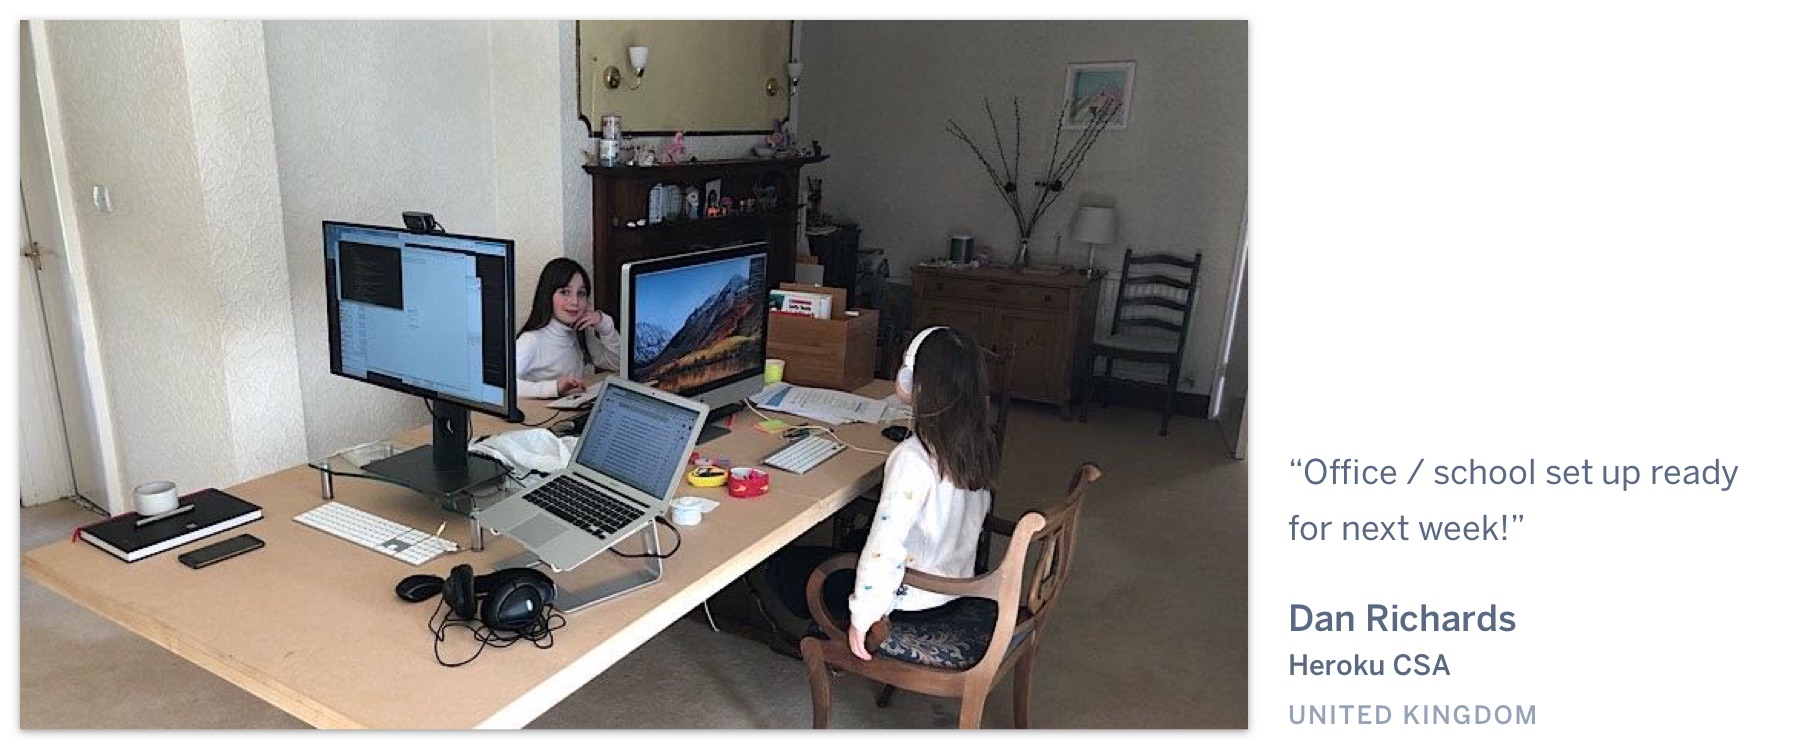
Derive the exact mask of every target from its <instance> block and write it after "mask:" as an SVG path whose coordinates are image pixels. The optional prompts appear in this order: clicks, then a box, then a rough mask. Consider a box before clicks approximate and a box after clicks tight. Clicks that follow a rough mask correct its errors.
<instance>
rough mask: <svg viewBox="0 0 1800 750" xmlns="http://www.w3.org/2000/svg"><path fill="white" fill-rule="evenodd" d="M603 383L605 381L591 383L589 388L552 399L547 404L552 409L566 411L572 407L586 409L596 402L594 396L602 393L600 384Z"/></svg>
mask: <svg viewBox="0 0 1800 750" xmlns="http://www.w3.org/2000/svg"><path fill="white" fill-rule="evenodd" d="M602 385H605V382H604V381H602V382H599V383H595V384H593V385H590V386H588V387H587V390H585V391H582V392H580V393H571V394H569V395H567V396H564V397H562V398H559V399H557V400H555V401H551V402H550V403H549V404H547V406H549V407H550V408H552V409H562V410H565V411H567V410H571V409H586V408H587V407H588V404H591V403H594V398H595V397H597V396H599V395H600V386H602Z"/></svg>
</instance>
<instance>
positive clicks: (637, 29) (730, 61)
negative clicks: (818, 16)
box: [575, 21, 793, 136]
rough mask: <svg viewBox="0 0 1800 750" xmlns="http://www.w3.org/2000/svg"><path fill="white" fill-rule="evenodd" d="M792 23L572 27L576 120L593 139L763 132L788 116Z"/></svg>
mask: <svg viewBox="0 0 1800 750" xmlns="http://www.w3.org/2000/svg"><path fill="white" fill-rule="evenodd" d="M792 25H793V22H792V21H578V22H576V27H575V35H576V53H577V55H578V56H579V60H578V62H577V65H576V67H577V70H578V73H579V75H580V82H581V83H580V93H579V100H580V107H581V116H582V118H583V119H584V120H586V121H587V123H588V130H589V132H592V133H595V134H596V136H597V135H598V131H599V129H600V117H601V115H609V114H612V115H618V116H619V117H620V121H621V127H622V129H623V131H624V132H625V133H626V134H628V135H668V134H671V133H674V132H675V131H678V130H682V131H686V132H687V133H689V134H698V135H704V134H713V135H723V134H734V133H767V132H770V131H771V130H772V129H773V126H774V123H775V121H776V120H778V119H781V118H783V117H786V116H787V114H788V99H789V97H790V95H791V92H790V82H789V78H788V61H789V60H790V59H792V58H791V56H790V53H791V50H792V46H791V44H790V42H791V39H792V36H791V29H792Z"/></svg>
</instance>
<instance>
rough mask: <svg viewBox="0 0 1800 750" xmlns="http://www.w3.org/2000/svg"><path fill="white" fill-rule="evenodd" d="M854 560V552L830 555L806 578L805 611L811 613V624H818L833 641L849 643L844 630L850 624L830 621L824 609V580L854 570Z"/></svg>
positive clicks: (855, 558) (855, 557) (828, 614)
mask: <svg viewBox="0 0 1800 750" xmlns="http://www.w3.org/2000/svg"><path fill="white" fill-rule="evenodd" d="M856 560H857V554H856V553H854V552H842V553H839V554H836V555H832V556H831V557H828V558H825V562H822V563H819V567H816V568H813V572H812V575H810V576H807V578H806V611H808V612H810V613H812V618H813V622H815V623H818V625H819V629H820V630H823V631H825V635H826V636H827V637H829V638H830V639H831V640H834V641H840V642H848V641H849V639H850V636H848V635H846V634H845V633H844V628H846V627H848V626H849V625H850V623H847V622H838V621H836V620H834V619H832V617H831V614H830V613H829V612H828V611H827V610H826V609H825V595H824V588H825V578H826V576H829V575H831V574H832V573H836V572H838V571H840V570H856Z"/></svg>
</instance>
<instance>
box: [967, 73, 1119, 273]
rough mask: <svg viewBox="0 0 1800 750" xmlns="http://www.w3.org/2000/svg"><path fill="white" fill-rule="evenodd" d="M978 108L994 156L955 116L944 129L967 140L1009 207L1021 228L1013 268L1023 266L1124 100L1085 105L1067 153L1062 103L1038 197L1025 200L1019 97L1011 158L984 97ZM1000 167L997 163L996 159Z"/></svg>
mask: <svg viewBox="0 0 1800 750" xmlns="http://www.w3.org/2000/svg"><path fill="white" fill-rule="evenodd" d="M981 106H982V109H984V110H985V111H986V112H987V118H988V128H989V129H990V130H991V131H992V132H993V134H994V157H993V158H992V159H990V158H988V155H987V153H985V152H983V151H982V150H981V146H978V145H976V144H975V139H974V138H972V137H970V136H969V133H968V131H966V130H963V127H962V126H961V125H958V124H956V121H955V120H949V121H948V122H947V124H946V125H945V127H944V129H945V130H947V131H949V132H950V134H951V135H954V136H956V137H957V139H958V140H961V141H962V142H963V143H965V144H968V146H969V150H970V151H973V152H975V158H976V159H977V160H979V161H980V162H981V167H982V169H985V170H987V175H988V179H989V180H992V181H993V183H994V189H995V190H998V191H1000V199H1001V200H1003V201H1006V207H1007V209H1009V210H1011V211H1012V215H1013V222H1014V223H1015V225H1016V227H1017V229H1018V232H1019V246H1018V250H1017V252H1016V253H1015V254H1014V256H1013V263H1012V264H1013V266H1014V267H1015V268H1016V267H1021V266H1025V265H1027V264H1029V263H1030V262H1031V233H1032V231H1034V230H1035V229H1036V228H1037V223H1038V219H1041V218H1043V216H1044V213H1045V212H1047V211H1049V210H1050V206H1051V205H1053V204H1055V203H1056V199H1057V198H1060V197H1062V194H1063V192H1064V191H1065V190H1068V188H1069V182H1070V181H1071V180H1074V179H1075V172H1076V170H1079V169H1081V163H1082V162H1083V161H1085V160H1086V159H1087V155H1088V150H1089V149H1092V148H1093V147H1094V142H1095V141H1098V140H1099V139H1100V134H1101V133H1104V132H1106V126H1107V124H1108V123H1110V122H1112V121H1113V118H1114V117H1116V116H1117V115H1118V114H1119V110H1120V108H1121V107H1122V106H1124V102H1123V101H1122V100H1120V99H1119V98H1117V97H1111V96H1105V97H1101V98H1100V99H1099V100H1097V101H1094V102H1089V103H1088V114H1090V115H1091V117H1090V119H1088V121H1087V122H1086V123H1085V124H1084V125H1083V127H1082V129H1081V134H1080V135H1078V136H1076V137H1075V140H1074V143H1072V144H1070V146H1069V150H1068V152H1067V153H1064V152H1063V150H1062V134H1063V117H1064V115H1065V113H1066V111H1067V110H1068V108H1069V106H1070V104H1069V103H1068V102H1064V103H1063V109H1062V110H1060V111H1058V112H1057V113H1056V139H1055V141H1054V142H1053V143H1052V144H1051V146H1050V158H1049V159H1048V160H1047V161H1046V162H1045V167H1044V173H1043V174H1044V176H1043V178H1042V179H1035V180H1032V181H1031V184H1032V185H1033V186H1035V187H1036V188H1037V195H1036V197H1035V198H1033V199H1030V200H1029V202H1027V200H1026V199H1025V198H1024V191H1023V190H1020V189H1019V176H1020V174H1021V172H1022V171H1023V169H1024V166H1023V164H1022V163H1021V161H1020V154H1019V142H1020V140H1021V139H1020V137H1019V134H1020V131H1021V129H1022V127H1023V122H1024V118H1023V117H1022V116H1021V115H1020V114H1019V98H1018V97H1016V96H1015V97H1013V147H1012V158H1011V159H1008V158H1007V153H1006V144H1005V143H1003V142H1002V140H1001V137H1000V124H999V122H998V121H997V120H995V119H994V106H993V104H992V103H990V102H989V101H988V100H987V99H985V98H984V99H982V100H981ZM996 162H998V163H999V167H995V166H994V165H995V163H996Z"/></svg>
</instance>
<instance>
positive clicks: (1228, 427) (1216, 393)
mask: <svg viewBox="0 0 1800 750" xmlns="http://www.w3.org/2000/svg"><path fill="white" fill-rule="evenodd" d="M1249 220H1250V212H1249V206H1248V204H1246V205H1245V207H1244V223H1243V224H1241V225H1239V226H1240V228H1239V230H1238V248H1237V259H1236V260H1235V261H1234V262H1233V263H1232V269H1231V287H1230V289H1228V290H1227V296H1226V306H1225V326H1224V331H1223V336H1222V337H1221V339H1220V341H1219V361H1218V364H1217V365H1216V366H1215V368H1214V370H1213V373H1214V374H1213V390H1212V398H1210V399H1208V400H1207V403H1208V405H1209V408H1208V411H1209V412H1210V413H1209V414H1208V415H1207V416H1209V417H1211V418H1212V419H1215V420H1217V421H1218V424H1219V429H1220V431H1221V432H1223V433H1224V435H1225V444H1226V446H1227V447H1228V448H1229V449H1230V451H1231V455H1232V457H1234V458H1240V459H1241V458H1243V457H1244V453H1245V449H1244V442H1245V436H1246V435H1247V434H1248V433H1249V427H1248V426H1247V422H1246V420H1245V417H1244V410H1245V407H1246V405H1247V404H1248V402H1249V394H1250V243H1249V232H1250V230H1249Z"/></svg>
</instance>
